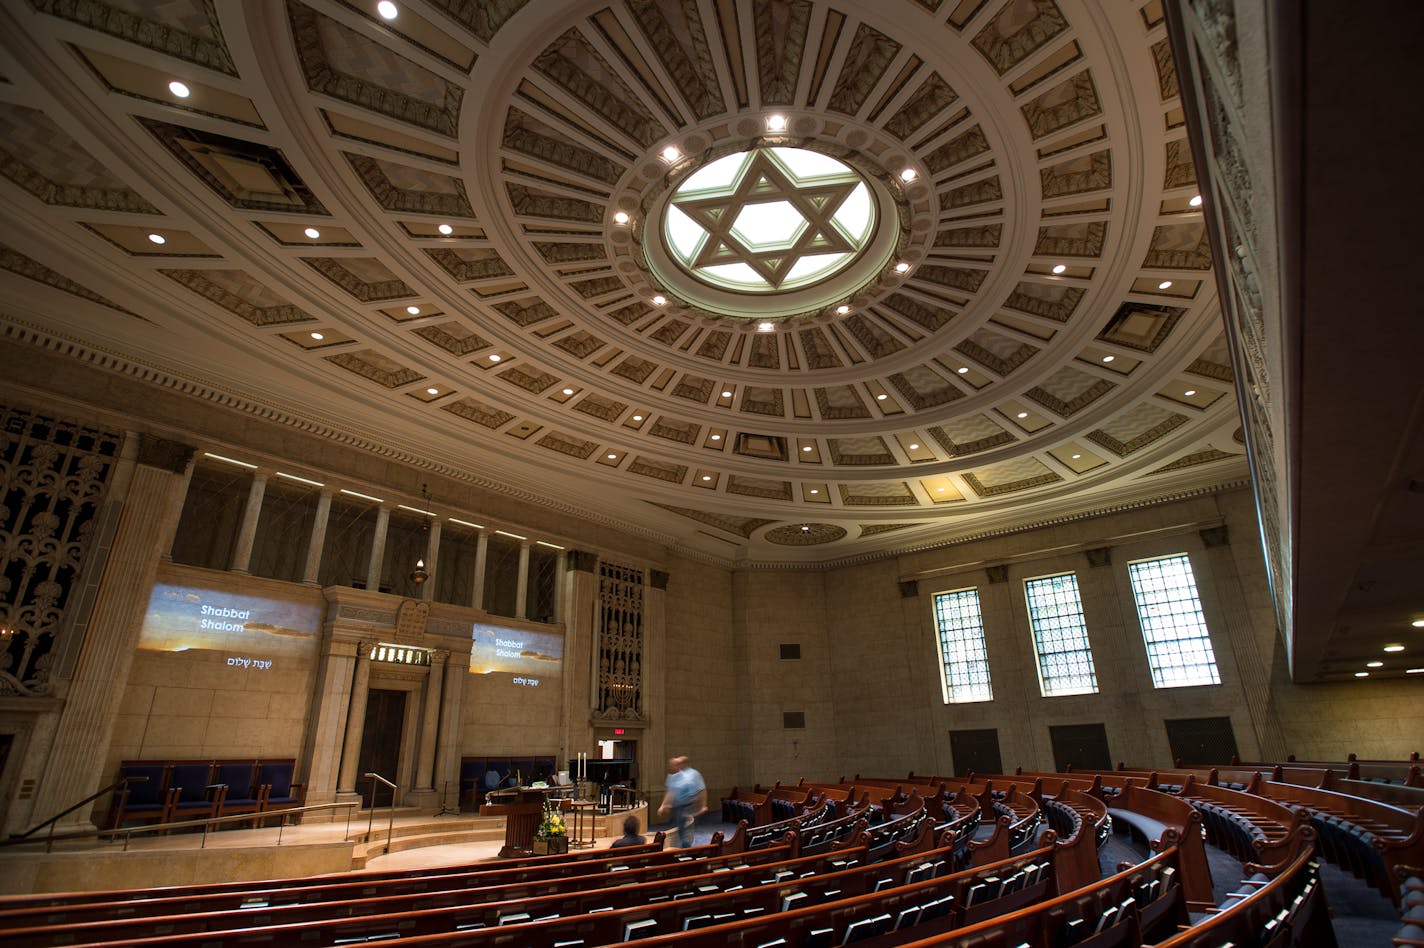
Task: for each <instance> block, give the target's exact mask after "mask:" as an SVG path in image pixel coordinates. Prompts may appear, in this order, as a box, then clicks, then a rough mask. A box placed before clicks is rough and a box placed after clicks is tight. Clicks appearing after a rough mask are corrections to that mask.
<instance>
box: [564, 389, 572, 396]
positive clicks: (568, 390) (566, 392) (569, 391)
mask: <svg viewBox="0 0 1424 948" xmlns="http://www.w3.org/2000/svg"><path fill="white" fill-rule="evenodd" d="M573 393H574V390H573V389H571V388H566V389H564V394H565V395H572V394H573Z"/></svg>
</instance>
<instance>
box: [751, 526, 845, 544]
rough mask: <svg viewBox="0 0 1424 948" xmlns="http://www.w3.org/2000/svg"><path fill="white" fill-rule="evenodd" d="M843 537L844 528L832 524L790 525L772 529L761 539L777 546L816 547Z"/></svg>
mask: <svg viewBox="0 0 1424 948" xmlns="http://www.w3.org/2000/svg"><path fill="white" fill-rule="evenodd" d="M845 535H846V530H845V528H844V527H841V526H837V525H836V524H834V523H791V524H784V525H782V526H779V527H772V528H771V529H770V530H767V531H766V533H764V534H762V538H763V539H764V540H766V541H767V542H769V543H775V544H777V545H779V546H816V545H818V544H821V543H834V542H835V541H837V540H840V539H843V538H844V537H845Z"/></svg>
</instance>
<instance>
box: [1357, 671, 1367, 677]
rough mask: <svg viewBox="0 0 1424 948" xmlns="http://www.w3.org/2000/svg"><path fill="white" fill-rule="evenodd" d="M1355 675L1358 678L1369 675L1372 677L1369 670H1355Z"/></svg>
mask: <svg viewBox="0 0 1424 948" xmlns="http://www.w3.org/2000/svg"><path fill="white" fill-rule="evenodd" d="M1355 677H1356V678H1368V677H1370V673H1369V672H1355Z"/></svg>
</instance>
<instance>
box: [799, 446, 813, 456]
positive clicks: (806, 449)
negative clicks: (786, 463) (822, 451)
mask: <svg viewBox="0 0 1424 948" xmlns="http://www.w3.org/2000/svg"><path fill="white" fill-rule="evenodd" d="M801 450H802V451H803V452H804V453H806V454H810V453H811V452H812V451H813V450H814V449H813V448H812V447H811V446H810V445H809V444H803V445H802V446H801Z"/></svg>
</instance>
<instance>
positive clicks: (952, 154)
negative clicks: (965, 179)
mask: <svg viewBox="0 0 1424 948" xmlns="http://www.w3.org/2000/svg"><path fill="white" fill-rule="evenodd" d="M988 150H989V139H987V138H985V137H984V130H983V129H982V128H980V127H979V126H978V125H975V126H974V127H973V128H971V129H969V130H968V131H965V132H961V133H960V134H959V135H958V136H956V137H955V138H953V139H951V140H950V141H947V142H945V143H944V144H943V145H940V146H939V147H938V148H936V149H934V151H931V152H930V153H929V154H927V155H925V156H924V159H923V160H924V163H925V167H926V168H929V169H930V171H931V173H933V174H936V175H938V174H939V173H940V172H943V171H946V170H948V169H950V168H953V167H954V166H955V165H958V164H961V163H963V162H966V161H968V160H969V159H970V158H976V157H978V156H979V155H982V154H984V153H985V152H987V151H988Z"/></svg>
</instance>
